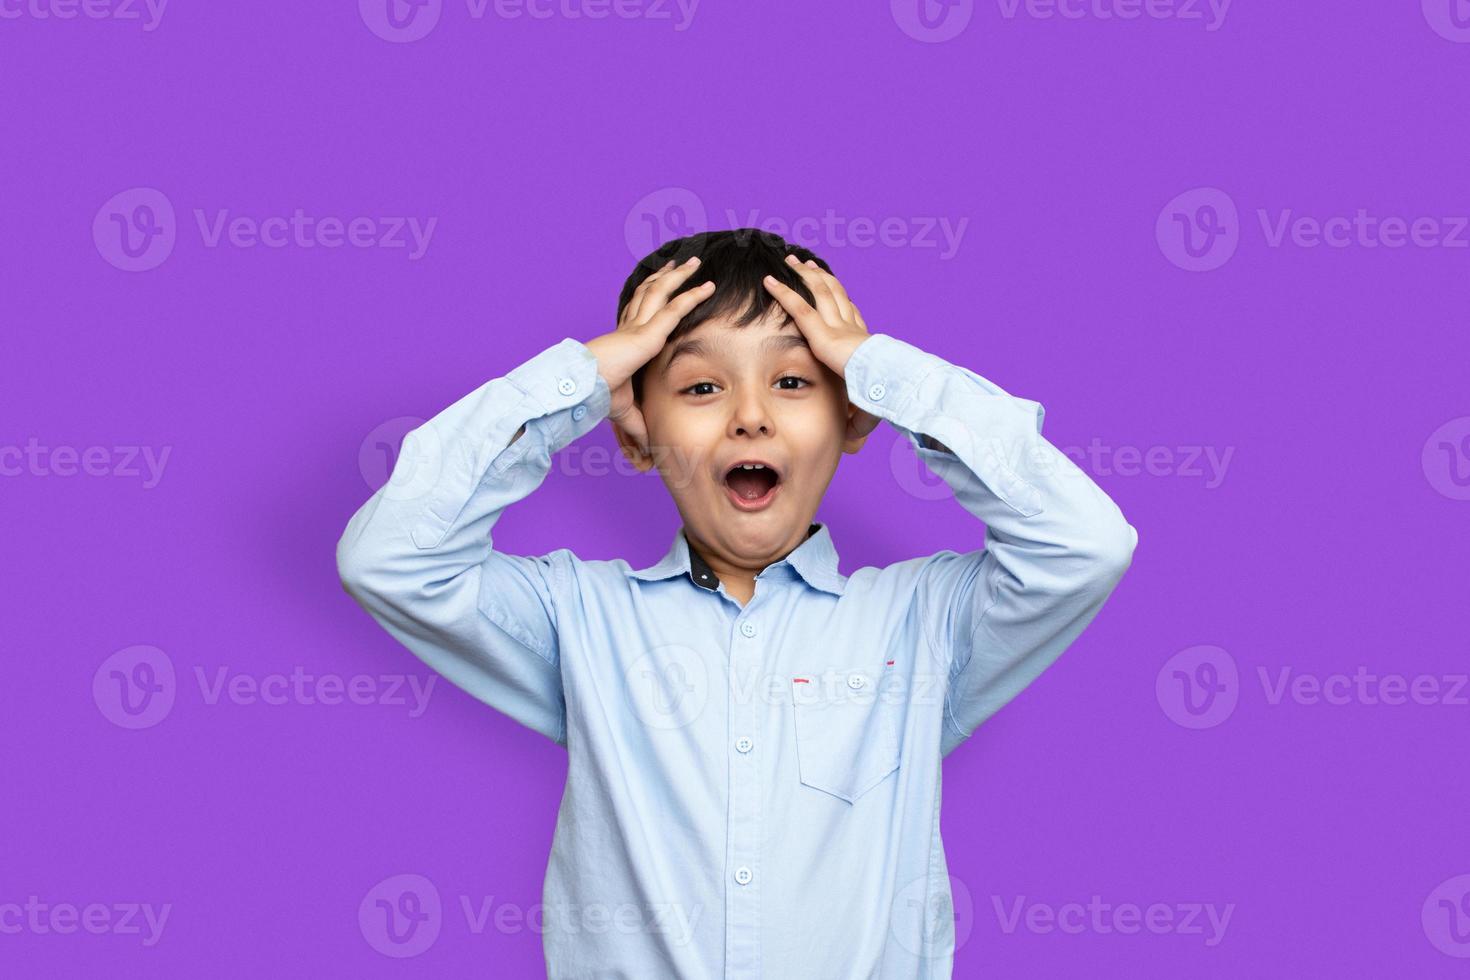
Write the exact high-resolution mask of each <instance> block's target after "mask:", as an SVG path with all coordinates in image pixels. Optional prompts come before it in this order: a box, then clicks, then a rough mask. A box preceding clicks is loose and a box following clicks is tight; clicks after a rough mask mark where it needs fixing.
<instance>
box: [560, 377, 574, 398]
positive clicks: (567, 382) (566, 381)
mask: <svg viewBox="0 0 1470 980" xmlns="http://www.w3.org/2000/svg"><path fill="white" fill-rule="evenodd" d="M556 390H557V391H559V392H561V393H562V394H563V395H570V394H571V393H572V392H574V391H576V390H577V382H575V381H573V380H572V379H571V378H562V379H561V380H560V381H558V382H557V383H556Z"/></svg>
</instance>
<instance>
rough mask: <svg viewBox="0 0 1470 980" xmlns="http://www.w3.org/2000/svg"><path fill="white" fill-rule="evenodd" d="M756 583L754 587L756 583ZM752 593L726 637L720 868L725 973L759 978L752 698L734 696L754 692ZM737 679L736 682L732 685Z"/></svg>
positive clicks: (756, 639) (757, 749)
mask: <svg viewBox="0 0 1470 980" xmlns="http://www.w3.org/2000/svg"><path fill="white" fill-rule="evenodd" d="M758 587H759V586H758ZM762 605H764V604H763V603H759V602H758V601H757V599H756V598H755V597H752V598H751V600H750V602H748V603H746V605H745V607H744V608H743V609H741V610H740V613H739V615H738V616H736V617H735V622H734V624H733V626H732V633H731V640H730V665H729V670H730V675H729V676H730V679H731V683H729V684H728V685H727V688H728V691H727V694H726V696H727V697H728V698H729V699H730V701H729V718H730V731H729V732H728V735H727V737H728V738H729V745H728V747H727V750H726V751H727V754H728V756H729V758H730V805H729V816H728V818H727V826H726V837H725V839H726V840H727V841H728V842H729V843H728V845H727V847H728V854H727V855H726V861H725V867H726V876H725V882H726V885H725V893H726V895H727V896H728V900H727V901H726V902H725V909H726V914H725V976H726V977H730V978H735V977H739V978H755V977H759V976H760V933H759V927H760V889H761V868H760V861H759V857H760V854H759V848H760V816H761V788H760V771H761V766H760V753H761V752H762V751H763V750H764V748H765V747H764V746H762V745H761V744H760V739H759V738H758V733H759V730H760V729H759V718H758V717H757V702H758V701H759V699H758V698H752V697H743V696H739V695H740V692H743V691H744V692H748V691H750V690H754V688H752V687H751V685H750V684H749V683H745V682H743V679H744V678H749V677H753V676H755V675H756V674H757V673H758V672H759V669H760V665H761V663H762V662H763V660H764V657H763V656H762V654H761V651H762V643H763V642H764V640H763V636H762V633H763V629H762V617H761V616H760V614H759V609H760V606H762ZM736 679H742V682H741V683H735V682H734V681H735V680H736Z"/></svg>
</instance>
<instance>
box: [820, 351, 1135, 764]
mask: <svg viewBox="0 0 1470 980" xmlns="http://www.w3.org/2000/svg"><path fill="white" fill-rule="evenodd" d="M847 384H848V397H849V398H850V399H852V401H853V402H854V403H856V404H858V405H859V406H860V407H862V408H863V409H864V410H865V411H869V412H872V413H874V414H877V415H880V416H881V417H883V418H886V419H887V420H888V422H889V423H890V424H891V425H893V426H894V427H895V428H897V429H898V430H899V431H900V432H902V433H903V434H904V435H905V436H907V437H908V439H909V441H910V443H912V444H913V446H914V450H915V452H916V453H917V455H918V456H919V458H920V459H921V460H923V462H924V463H925V465H927V466H928V467H929V469H930V470H932V471H933V472H934V473H935V474H937V475H938V476H939V477H940V479H942V480H944V482H945V483H946V484H948V485H949V486H950V488H951V489H953V490H954V495H955V499H956V500H957V501H958V502H959V503H960V505H961V506H963V507H964V508H965V510H967V511H968V512H969V513H970V514H971V515H973V516H974V517H975V518H976V519H977V520H979V521H982V522H984V524H985V545H984V547H981V548H976V549H974V550H972V551H966V552H963V553H958V552H955V551H952V550H946V551H942V552H939V553H938V554H936V555H933V556H931V557H930V559H929V560H928V561H927V562H926V563H924V564H923V565H921V566H920V567H919V569H918V574H917V579H916V583H915V587H916V590H917V595H916V601H917V602H918V603H919V610H920V616H921V618H922V620H923V623H924V626H925V628H926V630H927V635H928V638H929V643H930V646H931V648H932V649H933V651H934V654H935V658H936V662H937V664H938V665H939V667H940V668H941V669H943V670H944V671H945V679H946V688H945V691H946V695H945V722H946V724H945V735H944V738H943V740H942V743H941V754H944V755H948V754H949V752H951V751H953V750H954V748H955V747H956V746H958V745H959V744H960V743H961V742H962V741H964V739H966V738H968V737H969V736H970V735H971V734H972V733H973V732H974V731H975V729H976V728H977V727H978V726H979V725H980V723H981V722H983V721H984V720H985V719H986V718H989V717H990V716H991V715H992V714H994V713H995V712H996V711H997V710H998V709H999V708H1000V707H1001V706H1002V705H1004V704H1005V703H1006V702H1007V701H1009V700H1011V699H1012V698H1014V697H1015V696H1016V695H1017V694H1019V693H1020V692H1021V691H1022V690H1023V689H1024V688H1025V687H1026V686H1027V685H1028V684H1030V683H1031V681H1033V680H1034V679H1035V678H1036V677H1037V675H1039V674H1040V673H1041V672H1042V671H1043V670H1045V669H1046V668H1047V667H1048V666H1049V665H1050V664H1051V663H1052V662H1053V661H1055V660H1056V659H1057V658H1058V657H1059V656H1061V654H1062V651H1064V650H1065V649H1066V648H1067V647H1068V646H1069V645H1070V644H1071V643H1072V641H1073V640H1075V639H1076V638H1077V636H1078V634H1080V633H1081V632H1082V630H1083V629H1084V628H1085V627H1086V626H1087V624H1088V623H1090V622H1091V621H1092V619H1093V617H1095V616H1096V615H1097V613H1098V611H1099V610H1100V609H1101V608H1102V606H1103V603H1104V602H1105V601H1106V600H1107V598H1108V596H1109V595H1110V594H1111V593H1112V591H1113V588H1114V587H1115V586H1116V585H1117V584H1118V581H1119V579H1121V578H1122V576H1123V573H1124V572H1125V571H1127V569H1128V566H1129V564H1130V563H1131V561H1132V556H1133V548H1134V545H1135V544H1136V543H1137V541H1138V533H1137V531H1135V530H1134V528H1133V527H1132V526H1131V525H1130V524H1129V523H1128V522H1127V521H1126V520H1125V519H1124V518H1123V515H1122V513H1121V512H1120V511H1119V509H1118V506H1117V504H1115V503H1114V502H1113V501H1112V499H1111V498H1110V497H1108V495H1107V494H1105V493H1104V492H1103V491H1102V489H1101V488H1100V487H1098V485H1097V484H1096V483H1094V482H1093V480H1092V478H1091V477H1089V476H1088V475H1087V474H1086V473H1084V472H1082V470H1080V469H1079V468H1078V467H1077V465H1076V464H1075V463H1073V462H1072V461H1071V460H1070V459H1068V458H1067V456H1066V455H1065V454H1063V453H1062V452H1061V451H1059V450H1058V449H1057V448H1056V447H1055V446H1053V445H1052V444H1051V443H1049V442H1048V441H1047V440H1046V439H1044V438H1043V437H1042V435H1041V423H1042V414H1043V410H1042V407H1041V405H1039V404H1038V403H1036V402H1034V401H1030V400H1027V399H1024V398H1015V397H1012V396H1011V395H1009V394H1007V393H1006V392H1005V391H1004V390H1003V389H1001V388H1000V387H999V386H998V385H995V384H994V383H992V382H990V381H987V380H986V379H984V378H982V377H981V376H980V375H978V374H975V373H974V372H973V371H970V370H968V369H966V368H962V367H958V366H956V365H953V364H950V363H948V362H946V361H944V360H943V359H941V358H939V357H936V356H934V355H932V354H929V353H927V352H925V351H922V350H919V349H918V348H917V347H914V346H913V345H912V344H907V343H905V342H903V341H901V340H898V339H897V338H894V337H890V336H887V335H884V334H874V335H873V336H872V337H870V338H869V339H868V340H867V341H866V342H865V343H863V344H862V345H861V346H860V347H859V348H858V349H857V351H856V352H855V353H854V354H853V356H852V359H851V360H850V361H849V362H848V366H847ZM880 386H881V389H882V395H881V397H874V396H875V394H876V393H877V392H878V391H879V390H880ZM936 440H937V444H936Z"/></svg>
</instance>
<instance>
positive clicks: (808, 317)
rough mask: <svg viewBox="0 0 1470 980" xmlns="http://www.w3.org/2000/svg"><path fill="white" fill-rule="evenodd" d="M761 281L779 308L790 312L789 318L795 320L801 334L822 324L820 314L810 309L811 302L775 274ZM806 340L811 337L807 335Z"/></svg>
mask: <svg viewBox="0 0 1470 980" xmlns="http://www.w3.org/2000/svg"><path fill="white" fill-rule="evenodd" d="M762 281H763V283H764V284H765V287H766V290H767V291H768V292H769V293H770V294H771V295H772V296H774V297H776V302H778V303H780V304H781V308H782V309H783V310H785V311H786V312H787V313H789V314H791V319H793V320H795V321H796V326H797V328H798V329H800V330H801V332H802V335H803V336H806V335H807V334H808V332H809V331H812V330H815V329H818V328H820V327H821V326H822V325H823V320H822V315H821V314H820V313H818V312H817V311H816V310H814V309H812V307H811V304H809V303H808V302H807V301H806V300H805V299H803V298H802V295H801V293H798V292H797V291H796V290H794V289H792V288H791V287H790V286H788V285H786V284H785V283H784V282H782V281H781V280H779V279H777V278H776V277H775V276H766V278H765V279H764V280H762ZM807 340H808V341H810V340H811V337H809V336H808V337H807Z"/></svg>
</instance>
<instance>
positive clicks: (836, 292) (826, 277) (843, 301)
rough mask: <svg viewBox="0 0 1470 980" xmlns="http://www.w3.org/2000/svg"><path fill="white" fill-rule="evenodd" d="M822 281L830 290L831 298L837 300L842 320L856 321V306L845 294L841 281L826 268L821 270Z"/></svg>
mask: <svg viewBox="0 0 1470 980" xmlns="http://www.w3.org/2000/svg"><path fill="white" fill-rule="evenodd" d="M822 281H823V282H825V283H826V284H827V288H828V289H830V290H831V291H832V298H833V299H834V300H836V301H837V309H838V310H839V311H841V313H842V319H843V321H844V322H846V323H856V322H857V317H856V310H857V307H855V306H853V305H852V299H851V298H850V297H849V296H848V295H847V290H846V289H843V288H842V283H841V282H840V281H839V280H838V279H837V277H836V276H834V275H832V273H830V272H828V271H827V270H826V269H823V270H822Z"/></svg>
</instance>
